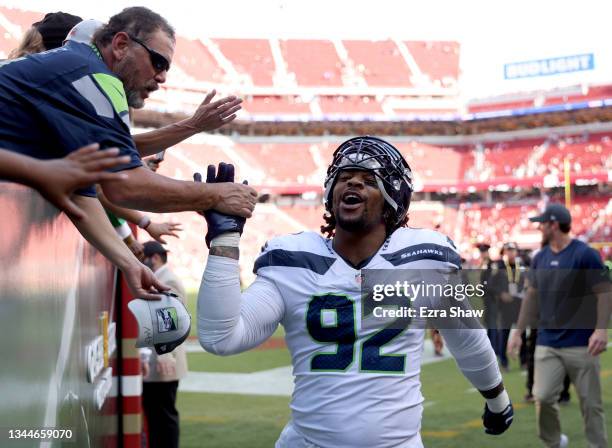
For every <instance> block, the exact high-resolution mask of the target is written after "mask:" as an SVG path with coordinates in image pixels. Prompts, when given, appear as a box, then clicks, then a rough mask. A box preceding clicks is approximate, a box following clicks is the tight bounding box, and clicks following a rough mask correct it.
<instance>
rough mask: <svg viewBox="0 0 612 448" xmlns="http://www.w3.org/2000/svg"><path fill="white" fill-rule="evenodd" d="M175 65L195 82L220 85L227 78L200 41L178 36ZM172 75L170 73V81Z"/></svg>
mask: <svg viewBox="0 0 612 448" xmlns="http://www.w3.org/2000/svg"><path fill="white" fill-rule="evenodd" d="M173 63H174V64H175V65H177V66H179V67H180V69H181V70H182V71H183V72H184V73H185V74H187V75H188V76H191V77H192V78H193V79H194V80H198V81H208V82H215V83H220V82H222V81H223V79H224V76H225V72H224V71H223V69H222V68H221V67H220V66H219V65H218V64H217V62H216V61H215V59H214V57H213V56H212V54H211V53H210V51H209V50H208V49H207V48H206V46H205V45H204V44H203V43H202V42H200V41H199V40H192V39H186V38H184V37H181V36H177V37H176V54H175V56H174V61H173ZM172 75H173V73H172V71H170V72H169V79H170V77H171V76H172Z"/></svg>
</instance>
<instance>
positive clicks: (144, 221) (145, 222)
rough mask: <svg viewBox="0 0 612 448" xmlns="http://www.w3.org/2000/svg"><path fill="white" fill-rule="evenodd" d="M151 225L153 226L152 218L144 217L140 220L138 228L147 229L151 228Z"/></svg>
mask: <svg viewBox="0 0 612 448" xmlns="http://www.w3.org/2000/svg"><path fill="white" fill-rule="evenodd" d="M149 224H151V218H149V217H148V216H147V215H143V217H142V218H140V221H139V222H138V227H140V228H141V229H146V228H147V227H149Z"/></svg>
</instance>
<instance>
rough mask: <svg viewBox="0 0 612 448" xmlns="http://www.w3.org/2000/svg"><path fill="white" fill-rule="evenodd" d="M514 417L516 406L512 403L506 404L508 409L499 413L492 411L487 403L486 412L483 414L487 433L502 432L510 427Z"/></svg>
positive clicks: (496, 434) (498, 433) (496, 433)
mask: <svg viewBox="0 0 612 448" xmlns="http://www.w3.org/2000/svg"><path fill="white" fill-rule="evenodd" d="M512 419H514V408H513V407H512V403H510V404H509V405H508V406H506V409H504V410H503V411H502V412H500V413H499V414H497V413H495V412H491V411H490V410H489V407H488V406H487V404H486V403H485V408H484V414H482V424H483V425H484V427H485V432H486V433H487V434H492V435H494V436H498V435H500V434H502V433H503V432H505V431H506V430H507V429H508V428H509V427H510V425H511V424H512Z"/></svg>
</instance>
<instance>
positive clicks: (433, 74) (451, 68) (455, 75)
mask: <svg viewBox="0 0 612 448" xmlns="http://www.w3.org/2000/svg"><path fill="white" fill-rule="evenodd" d="M404 44H405V45H406V47H407V48H408V50H409V51H410V53H411V54H412V57H413V58H414V60H415V62H416V63H417V65H418V66H419V68H420V69H421V71H422V72H423V73H425V74H426V75H427V77H428V78H429V79H430V80H431V81H432V82H433V83H434V84H436V85H440V86H453V85H454V84H455V83H456V82H457V80H458V79H459V43H458V42H431V41H427V42H419V41H406V42H404Z"/></svg>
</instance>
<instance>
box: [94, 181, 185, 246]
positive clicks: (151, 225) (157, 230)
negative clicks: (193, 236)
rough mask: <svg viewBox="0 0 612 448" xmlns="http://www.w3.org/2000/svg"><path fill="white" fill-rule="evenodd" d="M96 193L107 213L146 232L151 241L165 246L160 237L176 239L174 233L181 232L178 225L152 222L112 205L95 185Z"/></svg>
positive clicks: (132, 211) (149, 219)
mask: <svg viewBox="0 0 612 448" xmlns="http://www.w3.org/2000/svg"><path fill="white" fill-rule="evenodd" d="M96 193H97V194H98V199H99V200H100V203H101V204H102V206H103V207H104V208H105V209H106V210H107V211H109V212H111V213H112V214H114V215H115V216H118V217H119V218H123V219H125V220H126V221H129V222H131V223H132V224H134V225H136V226H138V227H140V228H141V229H144V230H146V231H147V233H148V234H149V235H151V237H152V238H153V239H155V240H157V241H159V242H160V243H162V244H166V241H165V240H164V239H163V238H162V236H164V235H168V236H173V237H175V238H178V235H177V234H176V233H175V232H180V231H181V230H183V229H181V226H180V224H176V223H173V222H160V223H157V222H153V221H151V218H149V217H148V216H147V215H145V214H144V213H142V212H140V211H138V210H132V209H129V208H123V207H119V206H117V205H115V204H113V203H112V202H110V201H109V200H108V199H107V198H106V196H104V192H103V191H102V188H101V187H100V185H96Z"/></svg>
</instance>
